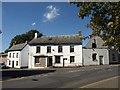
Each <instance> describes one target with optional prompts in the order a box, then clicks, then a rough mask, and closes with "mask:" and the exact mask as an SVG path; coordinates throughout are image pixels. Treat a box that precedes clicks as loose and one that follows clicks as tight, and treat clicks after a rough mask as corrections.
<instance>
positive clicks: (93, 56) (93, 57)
mask: <svg viewBox="0 0 120 90" xmlns="http://www.w3.org/2000/svg"><path fill="white" fill-rule="evenodd" d="M96 55H97V54H96V53H94V54H93V55H92V59H93V61H95V60H96Z"/></svg>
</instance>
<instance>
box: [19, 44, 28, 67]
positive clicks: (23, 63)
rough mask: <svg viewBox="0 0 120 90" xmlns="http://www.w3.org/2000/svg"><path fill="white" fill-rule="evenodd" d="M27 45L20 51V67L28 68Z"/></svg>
mask: <svg viewBox="0 0 120 90" xmlns="http://www.w3.org/2000/svg"><path fill="white" fill-rule="evenodd" d="M28 60H29V45H26V46H25V47H24V48H23V49H22V51H21V67H28Z"/></svg>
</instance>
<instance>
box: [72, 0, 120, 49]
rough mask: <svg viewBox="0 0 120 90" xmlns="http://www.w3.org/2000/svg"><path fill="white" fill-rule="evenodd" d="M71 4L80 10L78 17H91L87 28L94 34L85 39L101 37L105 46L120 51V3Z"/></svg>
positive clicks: (74, 0) (74, 1) (73, 2)
mask: <svg viewBox="0 0 120 90" xmlns="http://www.w3.org/2000/svg"><path fill="white" fill-rule="evenodd" d="M70 3H72V4H75V5H76V6H77V7H78V8H79V12H78V16H79V17H80V18H82V19H84V18H85V17H88V16H89V17H90V18H91V19H90V22H89V23H88V24H87V28H91V29H92V30H93V33H92V34H90V35H88V36H86V37H83V39H86V38H91V37H93V36H95V35H98V36H100V37H101V38H102V39H103V40H104V41H105V45H108V46H110V47H111V46H114V47H115V49H120V2H77V1H76V0H73V1H72V2H71V1H70Z"/></svg>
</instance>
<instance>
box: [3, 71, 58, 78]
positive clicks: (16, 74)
mask: <svg viewBox="0 0 120 90" xmlns="http://www.w3.org/2000/svg"><path fill="white" fill-rule="evenodd" d="M55 71H56V70H8V71H2V80H8V79H10V78H20V77H25V76H32V75H39V74H45V73H52V72H55Z"/></svg>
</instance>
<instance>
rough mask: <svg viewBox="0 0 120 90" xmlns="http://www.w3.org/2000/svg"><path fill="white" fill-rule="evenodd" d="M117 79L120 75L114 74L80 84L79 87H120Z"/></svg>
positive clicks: (119, 79)
mask: <svg viewBox="0 0 120 90" xmlns="http://www.w3.org/2000/svg"><path fill="white" fill-rule="evenodd" d="M119 81H120V76H115V77H111V78H107V79H104V80H100V81H98V82H94V83H91V84H88V85H85V86H82V87H80V88H120V86H119Z"/></svg>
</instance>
